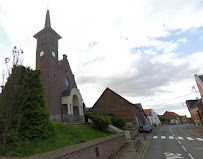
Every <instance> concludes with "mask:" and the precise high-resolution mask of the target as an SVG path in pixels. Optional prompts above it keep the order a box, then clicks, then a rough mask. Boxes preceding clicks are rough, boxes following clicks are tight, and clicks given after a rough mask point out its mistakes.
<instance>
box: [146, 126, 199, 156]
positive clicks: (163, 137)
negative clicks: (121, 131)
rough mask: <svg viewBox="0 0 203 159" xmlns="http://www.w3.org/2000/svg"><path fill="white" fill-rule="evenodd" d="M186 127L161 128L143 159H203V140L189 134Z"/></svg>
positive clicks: (155, 134)
mask: <svg viewBox="0 0 203 159" xmlns="http://www.w3.org/2000/svg"><path fill="white" fill-rule="evenodd" d="M185 126H186V125H170V126H160V127H159V128H158V129H157V131H156V132H155V133H154V135H153V138H152V140H151V142H150V143H149V146H148V148H147V150H146V152H145V155H144V157H143V159H179V158H184V159H203V139H202V138H200V137H199V136H196V135H193V134H191V133H189V132H187V131H186V130H185V129H184V127H185Z"/></svg>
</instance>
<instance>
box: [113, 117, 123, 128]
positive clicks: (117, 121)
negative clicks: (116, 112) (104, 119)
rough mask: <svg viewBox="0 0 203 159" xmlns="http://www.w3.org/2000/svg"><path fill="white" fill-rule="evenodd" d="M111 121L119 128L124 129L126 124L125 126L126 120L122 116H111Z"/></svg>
mask: <svg viewBox="0 0 203 159" xmlns="http://www.w3.org/2000/svg"><path fill="white" fill-rule="evenodd" d="M111 121H112V125H114V126H116V127H118V128H121V129H123V128H124V126H125V120H123V119H121V118H118V117H116V116H113V117H112V118H111Z"/></svg>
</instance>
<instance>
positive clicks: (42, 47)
mask: <svg viewBox="0 0 203 159" xmlns="http://www.w3.org/2000/svg"><path fill="white" fill-rule="evenodd" d="M33 37H34V38H36V39H37V48H36V69H37V70H40V71H41V80H42V84H43V88H44V91H45V101H46V105H47V106H48V109H49V112H50V115H51V119H52V121H55V122H69V123H77V122H84V112H83V99H82V96H81V94H80V91H79V89H78V88H77V84H76V82H75V77H74V75H73V73H72V71H71V68H70V65H69V62H68V59H67V56H66V55H63V59H62V60H58V40H59V39H61V38H62V37H61V36H60V35H59V34H58V33H57V32H56V31H54V30H53V29H52V27H51V21H50V14H49V10H47V13H46V20H45V26H44V28H43V29H42V30H41V31H39V32H38V33H36V34H35V35H34V36H33Z"/></svg>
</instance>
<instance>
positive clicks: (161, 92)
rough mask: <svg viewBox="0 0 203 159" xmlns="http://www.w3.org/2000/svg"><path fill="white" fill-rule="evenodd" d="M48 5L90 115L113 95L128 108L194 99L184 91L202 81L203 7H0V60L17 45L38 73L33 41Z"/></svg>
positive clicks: (154, 0)
mask: <svg viewBox="0 0 203 159" xmlns="http://www.w3.org/2000/svg"><path fill="white" fill-rule="evenodd" d="M47 3H48V4H49V10H50V16H51V24H52V28H53V29H54V30H55V31H56V32H58V33H59V34H60V35H61V36H62V37H63V38H62V39H61V40H60V41H59V57H60V58H62V55H63V54H64V53H65V54H67V56H68V60H69V63H70V65H71V68H72V71H73V73H74V74H75V78H76V81H77V84H78V88H79V89H80V90H81V93H82V96H83V99H84V101H85V103H86V105H87V106H89V107H91V106H93V104H94V103H95V102H96V100H97V99H98V97H99V96H100V95H101V93H102V91H103V90H104V89H105V88H106V87H110V88H112V89H113V90H115V91H116V92H117V93H119V94H120V95H122V96H124V97H125V98H127V99H129V100H130V101H131V102H135V103H139V102H141V103H143V106H144V107H150V105H151V106H152V107H153V108H156V107H158V106H159V103H161V101H163V100H165V99H167V98H168V97H170V98H175V97H177V96H180V95H182V94H183V95H184V93H185V92H190V91H189V90H187V91H183V90H182V88H183V87H186V86H188V85H189V86H190V85H194V84H195V81H194V77H193V75H194V74H196V73H197V74H202V72H201V71H202V70H203V68H202V61H201V60H200V59H202V56H203V55H202V54H203V53H202V52H203V48H202V39H201V38H202V37H201V33H202V30H203V28H202V26H203V21H202V20H200V19H202V17H203V4H202V2H201V0H193V1H190V0H177V1H171V0H165V1H163V2H162V1H158V0H148V1H140V0H129V1H116V0H112V1H107V0H103V1H94V0H86V1H82V0H75V1H65V0H61V1H60V2H58V1H41V0H36V1H26V0H19V1H11V0H7V1H2V2H0V20H1V24H0V31H1V32H0V34H3V35H2V36H1V37H0V38H1V39H0V40H1V41H2V39H3V43H1V44H0V45H1V46H0V49H1V53H0V55H1V60H2V59H4V57H6V56H8V54H11V49H12V47H13V46H15V45H16V46H18V47H19V48H22V49H23V50H24V52H25V54H24V64H25V65H29V66H31V67H32V68H35V60H33V59H35V52H36V40H35V39H34V38H33V37H32V36H33V35H34V34H35V33H37V32H38V31H40V30H41V29H43V27H44V21H45V13H46V9H47ZM22 4H23V5H22ZM78 4H80V5H78ZM2 26H3V27H2ZM197 37H198V38H197ZM197 44H198V45H197ZM2 50H3V51H2ZM2 52H4V53H2ZM1 63H2V62H1V61H0V67H1V68H2V64H1ZM0 80H1V79H0ZM176 88H179V89H180V90H178V91H177V90H176ZM195 96H196V94H195V95H193V94H192V95H191V96H190V97H195ZM186 98H188V96H186ZM183 100H185V98H181V100H178V102H179V103H180V102H182V101H183ZM165 102H166V103H167V101H165ZM176 104H177V103H176ZM177 108H178V109H180V107H177ZM160 109H161V110H164V109H168V107H164V106H163V107H161V108H160Z"/></svg>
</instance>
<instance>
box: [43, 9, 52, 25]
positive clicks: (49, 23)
mask: <svg viewBox="0 0 203 159" xmlns="http://www.w3.org/2000/svg"><path fill="white" fill-rule="evenodd" d="M44 27H45V28H46V27H51V21H50V15H49V10H47V14H46V21H45V26H44Z"/></svg>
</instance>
